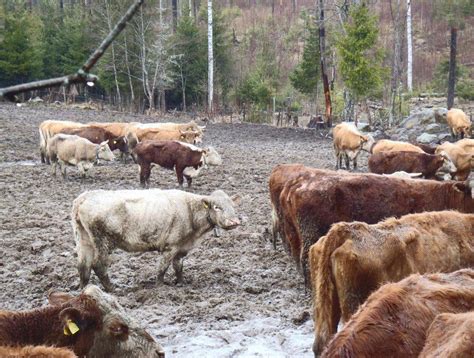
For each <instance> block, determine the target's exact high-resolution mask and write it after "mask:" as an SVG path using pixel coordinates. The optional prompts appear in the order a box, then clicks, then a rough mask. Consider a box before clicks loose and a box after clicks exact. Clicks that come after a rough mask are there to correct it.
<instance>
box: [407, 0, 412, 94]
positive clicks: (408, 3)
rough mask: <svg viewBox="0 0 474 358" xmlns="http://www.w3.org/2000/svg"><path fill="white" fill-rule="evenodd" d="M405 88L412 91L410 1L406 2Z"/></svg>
mask: <svg viewBox="0 0 474 358" xmlns="http://www.w3.org/2000/svg"><path fill="white" fill-rule="evenodd" d="M407 87H408V91H409V92H412V91H413V45H412V35H411V0H407Z"/></svg>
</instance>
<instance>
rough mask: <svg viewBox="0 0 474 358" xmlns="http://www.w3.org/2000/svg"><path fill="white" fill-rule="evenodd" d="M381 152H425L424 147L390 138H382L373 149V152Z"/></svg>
mask: <svg viewBox="0 0 474 358" xmlns="http://www.w3.org/2000/svg"><path fill="white" fill-rule="evenodd" d="M380 152H417V153H425V152H424V150H423V149H421V148H420V147H418V146H416V145H414V144H411V143H407V142H400V141H396V140H389V139H381V140H379V141H377V142H376V143H375V144H374V145H373V147H372V150H371V153H372V154H375V153H380Z"/></svg>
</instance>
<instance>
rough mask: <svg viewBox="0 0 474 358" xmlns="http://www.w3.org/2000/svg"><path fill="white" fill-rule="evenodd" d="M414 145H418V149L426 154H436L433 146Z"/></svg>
mask: <svg viewBox="0 0 474 358" xmlns="http://www.w3.org/2000/svg"><path fill="white" fill-rule="evenodd" d="M413 145H416V146H417V147H419V148H421V149H423V151H424V152H425V153H428V154H435V151H436V147H432V146H431V145H428V144H423V143H413Z"/></svg>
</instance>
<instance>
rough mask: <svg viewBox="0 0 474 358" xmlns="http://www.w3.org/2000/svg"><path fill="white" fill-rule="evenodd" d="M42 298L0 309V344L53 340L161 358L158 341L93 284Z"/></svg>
mask: <svg viewBox="0 0 474 358" xmlns="http://www.w3.org/2000/svg"><path fill="white" fill-rule="evenodd" d="M48 300H49V303H50V305H48V306H46V307H42V308H38V309H34V310H30V311H20V312H12V311H0V346H15V347H20V346H21V347H23V346H28V345H34V346H38V345H54V346H57V347H67V348H69V349H71V350H73V351H74V352H75V353H76V354H77V355H78V356H84V355H87V357H88V358H103V357H134V358H163V357H164V351H163V348H162V347H161V345H160V344H158V343H157V342H155V341H154V339H153V338H152V337H151V336H150V335H149V334H148V333H147V332H146V331H145V330H144V329H143V328H141V327H140V326H138V325H137V324H136V323H135V322H134V320H132V319H131V318H130V317H128V316H127V315H126V313H125V311H124V309H123V308H122V307H121V306H120V304H119V303H118V302H117V300H116V299H115V298H114V297H113V296H111V295H109V294H107V293H105V292H103V291H102V290H100V289H99V288H98V287H97V286H94V285H89V286H87V287H86V288H85V289H84V290H83V292H82V293H81V294H80V295H78V296H76V297H74V296H72V295H69V294H67V293H63V292H53V293H51V294H50V295H49V297H48ZM38 349H39V348H38ZM0 356H2V355H0Z"/></svg>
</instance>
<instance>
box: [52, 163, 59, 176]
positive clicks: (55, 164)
mask: <svg viewBox="0 0 474 358" xmlns="http://www.w3.org/2000/svg"><path fill="white" fill-rule="evenodd" d="M57 167H58V162H52V163H51V173H52V174H53V175H54V176H56V171H57Z"/></svg>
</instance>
